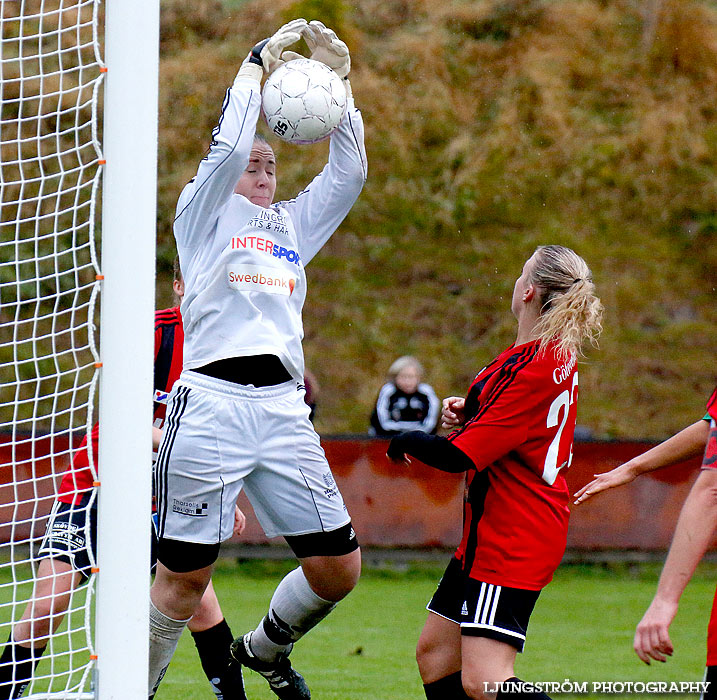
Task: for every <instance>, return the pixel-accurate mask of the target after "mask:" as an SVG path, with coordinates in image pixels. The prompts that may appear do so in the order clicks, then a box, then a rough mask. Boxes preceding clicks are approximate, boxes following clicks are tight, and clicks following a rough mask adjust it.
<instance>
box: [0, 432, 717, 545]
mask: <svg viewBox="0 0 717 700" xmlns="http://www.w3.org/2000/svg"><path fill="white" fill-rule="evenodd" d="M387 444H388V443H387V442H386V441H383V440H369V439H331V438H327V439H325V440H323V446H324V449H325V451H326V455H327V457H328V460H329V463H330V464H331V467H332V469H333V472H334V475H335V477H336V481H337V482H338V484H339V486H340V488H341V492H342V494H343V496H344V500H345V501H346V504H347V506H348V508H349V512H350V513H351V516H352V519H353V522H354V526H355V528H356V531H357V533H358V536H359V541H360V542H361V543H362V544H363V545H365V546H376V547H392V546H398V547H453V546H455V545H456V544H457V542H458V540H459V537H460V521H461V505H462V498H463V476H462V475H454V474H446V473H443V472H440V471H437V470H435V469H430V468H429V467H425V466H423V465H421V464H419V463H416V462H415V461H414V464H413V465H412V466H411V467H410V468H408V469H404V468H402V467H397V466H395V465H393V464H392V463H390V462H389V461H388V460H387V459H386V458H385V452H386V446H387ZM47 446H48V443H47V441H44V442H43V441H40V442H36V443H35V446H34V450H35V452H34V454H35V461H34V470H33V469H32V465H31V464H30V463H29V462H25V463H24V464H22V466H21V469H20V471H21V476H22V478H23V479H24V480H25V481H24V483H22V484H21V485H20V486H19V487H12V486H10V485H8V482H9V481H11V479H12V472H13V470H12V453H11V452H10V449H9V438H7V436H5V437H3V436H0V541H7V540H8V539H10V538H11V537H12V538H13V539H15V540H16V541H17V540H18V539H19V538H20V537H26V536H27V534H28V532H29V529H30V526H29V522H27V521H26V520H27V519H28V518H29V517H30V516H31V515H33V514H35V515H36V516H38V517H41V516H42V515H43V514H46V513H47V512H48V511H49V509H50V506H51V503H52V498H51V496H52V490H53V483H54V482H55V480H56V479H53V478H49V477H51V475H52V474H53V472H54V474H59V473H60V472H61V471H62V470H63V469H64V468H65V466H66V459H64V458H62V457H61V458H56V459H55V460H54V463H53V462H51V460H49V459H48V458H47V457H46V456H45V457H43V449H44V450H47ZM650 446H651V444H650V443H637V442H631V443H626V442H584V443H576V444H575V456H574V459H573V465H572V466H571V468H570V470H569V471H568V472H567V479H568V484H569V486H570V489H571V492H573V493H574V492H575V491H576V490H577V489H578V488H579V487H580V486H582V485H583V484H585V483H587V482H588V481H589V480H590V479H591V478H592V475H593V474H595V473H599V472H603V471H607V470H609V469H612V468H613V467H615V466H617V465H618V464H620V463H622V462H624V461H626V460H627V459H630V458H631V457H633V456H634V455H636V454H639V453H640V452H643V451H645V450H646V449H648V448H649V447H650ZM31 449H32V448H31V446H30V444H29V443H26V444H25V445H24V446H23V447H22V449H16V452H15V459H16V460H17V461H19V462H22V461H24V460H28V459H29V456H30V451H31ZM63 449H67V447H66V445H65V446H64V448H63V447H62V446H61V445H59V443H58V441H57V440H56V441H55V451H56V452H57V451H62V450H63ZM699 464H700V460H699V459H695V460H691V461H690V462H688V463H682V464H679V465H676V466H674V467H671V468H669V469H666V470H661V471H658V472H656V473H655V474H652V475H646V476H642V477H640V478H639V479H636V480H635V481H634V482H632V483H631V484H628V485H627V486H623V487H621V488H619V489H614V490H612V491H609V492H607V493H604V494H601V495H600V496H598V497H596V498H593V499H591V500H590V501H588V502H587V503H585V504H583V505H581V506H577V507H575V506H574V507H573V512H572V516H571V523H570V533H569V538H568V546H569V547H571V548H575V549H637V550H661V549H666V548H667V547H668V546H669V544H670V539H671V536H672V532H673V530H674V526H675V521H676V519H677V515H678V513H679V511H680V507H681V505H682V502H683V501H684V499H685V496H686V495H687V492H688V491H689V488H690V485H691V483H692V481H693V479H694V477H695V476H696V473H697V469H698V468H699ZM33 472H34V474H35V475H36V476H37V477H44V478H40V479H38V480H35V481H33V480H32V479H31V478H30V477H31V476H32V474H33ZM129 472H131V469H130V468H129V466H128V478H131V476H130V475H129ZM35 494H37V496H39V497H40V498H41V500H40V502H39V504H38V505H33V503H32V502H31V500H32V498H33V497H34V495H35ZM18 501H26V502H25V503H22V504H21V505H20V506H19V507H18V506H17V503H18ZM240 506H241V507H242V508H243V509H244V510H245V512H247V513H248V514H250V517H249V518H248V521H249V522H248V525H247V530H246V532H245V533H244V535H243V536H242V538H241V541H243V542H246V543H251V544H263V543H266V542H267V539H266V538H265V536H264V534H263V532H262V531H261V528H260V527H259V525H258V523H257V522H256V520H255V518H254V517H253V514H252V513H251V507H250V506H249V504H248V503H247V502H246V499H245V498H244V496H242V497H241V500H240ZM13 523H14V524H15V527H14V529H13V527H12V525H13ZM42 528H44V520H40V521H39V522H38V523H37V525H36V527H35V533H34V534H35V535H36V536H40V535H41V534H42ZM715 544H717V542H715Z"/></svg>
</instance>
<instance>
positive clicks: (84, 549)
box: [37, 491, 157, 581]
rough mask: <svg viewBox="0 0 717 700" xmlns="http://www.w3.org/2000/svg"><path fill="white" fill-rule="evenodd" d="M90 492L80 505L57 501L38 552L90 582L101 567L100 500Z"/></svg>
mask: <svg viewBox="0 0 717 700" xmlns="http://www.w3.org/2000/svg"><path fill="white" fill-rule="evenodd" d="M92 496H93V492H92V491H88V492H87V493H85V494H84V495H83V496H82V499H81V500H80V502H79V503H78V504H77V505H73V504H71V503H61V502H60V501H55V504H54V505H53V506H52V511H51V512H50V519H49V520H48V522H47V527H46V528H45V536H44V537H43V539H42V544H41V545H40V549H39V550H38V552H37V556H38V557H39V558H41V559H44V558H48V557H49V558H52V559H59V560H60V561H64V562H65V563H67V564H69V565H70V566H71V567H72V568H73V569H74V570H75V571H77V572H78V573H80V574H82V577H83V578H84V580H85V581H86V580H87V579H88V578H89V577H90V574H91V572H92V567H94V566H97V564H96V562H97V497H96V496H95V497H94V498H93V497H92ZM156 543H157V536H156V526H155V524H154V522H153V524H152V553H151V567H152V571H154V567H155V565H156V563H157V555H156V548H157V547H156Z"/></svg>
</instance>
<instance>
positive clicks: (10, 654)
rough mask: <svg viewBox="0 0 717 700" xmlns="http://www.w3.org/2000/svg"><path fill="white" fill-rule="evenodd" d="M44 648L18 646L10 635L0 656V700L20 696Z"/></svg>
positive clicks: (11, 699)
mask: <svg viewBox="0 0 717 700" xmlns="http://www.w3.org/2000/svg"><path fill="white" fill-rule="evenodd" d="M46 648H47V647H40V648H37V649H33V648H32V647H23V646H20V645H19V644H17V643H16V642H13V640H12V635H10V637H9V639H8V640H7V644H6V645H5V649H3V653H2V656H0V700H15V698H19V697H21V696H22V694H23V693H24V692H25V688H27V686H28V685H29V684H30V681H31V680H32V675H33V673H34V672H35V668H36V667H37V664H38V663H39V661H40V657H41V656H42V655H43V653H44V652H45V649H46Z"/></svg>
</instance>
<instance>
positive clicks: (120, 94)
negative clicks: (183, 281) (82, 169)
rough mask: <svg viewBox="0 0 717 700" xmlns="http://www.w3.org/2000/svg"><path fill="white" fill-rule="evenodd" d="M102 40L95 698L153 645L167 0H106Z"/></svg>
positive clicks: (130, 692) (132, 681)
mask: <svg viewBox="0 0 717 700" xmlns="http://www.w3.org/2000/svg"><path fill="white" fill-rule="evenodd" d="M105 42H106V53H105V55H106V66H107V77H106V88H105V105H104V154H105V160H106V165H105V175H104V177H105V182H104V197H103V209H102V270H103V274H104V282H103V288H102V294H101V299H102V307H101V316H102V321H101V332H100V348H101V357H102V380H101V385H100V386H101V388H100V411H99V419H100V449H99V463H100V465H101V474H100V481H101V484H102V485H101V486H100V490H99V492H100V501H99V521H98V535H99V542H98V551H99V576H98V589H97V637H96V645H97V657H98V658H97V690H98V699H99V700H120V699H121V700H134V698H137V699H138V700H139V699H140V698H146V697H147V676H148V648H149V636H148V635H149V575H148V572H149V560H150V494H151V488H152V487H151V479H152V477H151V454H152V398H151V397H152V387H153V384H152V376H153V370H152V359H153V352H154V333H153V331H154V279H155V243H156V201H157V109H158V73H159V0H108V2H107V6H106V30H105ZM129 378H132V379H131V381H130V380H129Z"/></svg>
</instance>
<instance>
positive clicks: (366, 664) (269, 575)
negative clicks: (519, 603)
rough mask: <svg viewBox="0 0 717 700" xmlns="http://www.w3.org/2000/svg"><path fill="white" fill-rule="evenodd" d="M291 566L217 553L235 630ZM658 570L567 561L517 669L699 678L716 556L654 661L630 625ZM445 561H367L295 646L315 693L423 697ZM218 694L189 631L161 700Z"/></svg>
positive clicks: (250, 683)
mask: <svg viewBox="0 0 717 700" xmlns="http://www.w3.org/2000/svg"><path fill="white" fill-rule="evenodd" d="M290 568H291V565H290V564H289V563H273V564H261V563H256V562H252V563H243V564H235V563H233V562H226V561H225V562H222V563H220V564H219V566H218V569H217V571H216V574H215V577H214V585H215V588H216V590H217V595H218V596H219V600H220V601H221V603H222V607H223V609H224V613H225V615H226V617H227V620H228V621H229V624H230V625H231V627H232V631H233V632H234V633H235V634H237V635H238V634H240V633H242V632H245V631H246V630H248V629H251V628H253V627H255V626H256V624H257V623H258V621H259V619H260V618H261V616H262V615H263V614H264V612H265V610H266V608H267V605H268V602H269V599H270V598H271V594H272V592H273V590H274V587H275V586H276V584H277V582H278V581H279V578H280V577H281V575H282V574H283V573H285V572H286V571H288V570H289V569H290ZM659 570H660V566H659V565H655V566H651V565H641V566H639V567H630V566H627V565H613V566H605V567H600V566H585V567H580V566H563V567H561V568H560V569H559V571H558V572H557V574H556V577H555V580H554V581H553V583H552V584H550V586H548V587H547V588H546V590H545V591H544V592H543V593H542V594H541V596H540V599H539V600H538V604H537V606H536V609H535V611H534V613H533V617H532V618H531V623H530V629H529V632H528V643H527V645H526V651H525V653H524V654H523V655H519V657H518V663H517V668H516V672H517V675H518V676H520V677H521V678H524V679H526V680H532V681H560V682H562V681H564V680H565V679H570V680H571V681H576V682H584V681H588V682H593V681H610V680H612V681H627V680H631V681H645V682H646V681H699V680H702V676H703V672H704V661H705V639H706V629H707V620H708V618H709V611H710V605H711V603H712V597H713V594H714V588H715V578H717V577H715V570H714V567H709V568H702V569H700V571H699V572H698V574H697V575H696V576H695V578H694V579H693V581H692V582H691V583H690V585H689V586H688V588H687V590H686V592H685V594H684V595H683V599H682V603H681V605H680V610H679V612H678V615H677V618H676V620H675V622H674V623H673V625H672V630H671V632H672V635H671V636H672V641H673V643H674V645H675V649H676V651H675V655H674V656H673V658H671V659H670V660H669V661H668V662H667V663H666V664H659V663H653V665H652V666H650V667H647V666H645V665H644V664H643V663H642V662H641V661H640V660H639V659H638V658H637V656H636V655H635V653H634V652H633V651H632V638H633V634H634V629H635V625H636V624H637V622H638V621H639V620H640V618H641V617H642V614H643V612H644V610H645V609H646V608H647V605H648V604H649V602H650V600H651V599H652V596H653V594H654V591H655V587H656V585H657V576H658V574H659ZM441 573H442V569H440V568H436V567H432V566H420V567H412V568H409V569H407V570H401V571H398V570H392V569H369V570H367V571H365V572H364V575H363V576H362V578H361V580H360V582H359V584H358V586H357V588H356V590H355V591H354V592H353V593H352V594H351V595H350V596H349V597H348V598H347V599H346V600H345V601H344V602H343V603H342V604H341V605H339V606H338V608H337V609H336V610H335V611H334V612H333V613H332V614H331V615H330V617H329V618H327V620H326V621H324V622H323V623H322V624H321V625H320V626H319V627H317V628H316V629H314V630H313V631H312V632H310V633H309V635H307V637H306V638H305V639H304V640H302V641H301V642H300V643H299V644H298V645H297V647H296V649H295V651H294V652H293V654H292V661H293V663H294V665H295V666H296V668H297V669H299V670H300V671H301V672H302V673H303V674H304V675H305V677H306V679H307V681H308V683H309V685H310V687H311V690H312V696H313V697H314V698H316V700H379V699H380V700H409V699H410V700H420V699H421V698H423V697H424V695H423V690H422V686H421V682H420V679H419V676H418V671H417V668H416V663H415V660H414V648H415V643H416V640H417V639H418V635H419V633H420V630H421V628H422V626H423V622H424V620H425V616H426V612H425V604H426V603H427V601H428V600H429V598H430V596H431V594H432V592H433V590H434V588H435V586H436V584H437V582H438V578H439V577H440V575H441ZM245 680H246V685H247V694H248V696H249V698H251V700H270V699H274V698H275V696H274V695H273V694H272V693H271V692H270V691H269V689H268V687H267V686H266V683H265V681H264V680H263V679H262V678H260V677H259V676H257V675H256V674H253V673H251V672H248V671H247V672H245ZM212 697H213V695H212V693H211V691H210V689H209V686H208V683H207V681H206V679H205V677H204V675H203V673H202V670H201V667H200V665H199V660H198V657H197V654H196V652H195V650H194V645H193V643H192V639H191V636H190V635H189V634H188V633H185V634H184V635H183V637H182V639H181V641H180V645H179V648H178V650H177V654H176V655H175V657H174V660H173V661H172V665H171V666H170V669H169V671H168V672H167V676H166V677H165V679H164V681H163V683H162V686H161V687H160V691H159V693H158V694H157V700H171V699H174V698H182V699H183V700H194V699H197V700H200V699H201V700H211V698H212ZM563 697H564V696H563ZM603 697H612V698H615V697H620V696H618V695H614V694H613V695H609V696H607V695H606V696H603ZM631 697H633V698H634V697H635V696H634V695H632V696H631ZM670 697H673V698H675V697H678V696H677V695H674V694H673V695H671V696H670ZM692 697H695V698H696V697H697V696H692Z"/></svg>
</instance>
